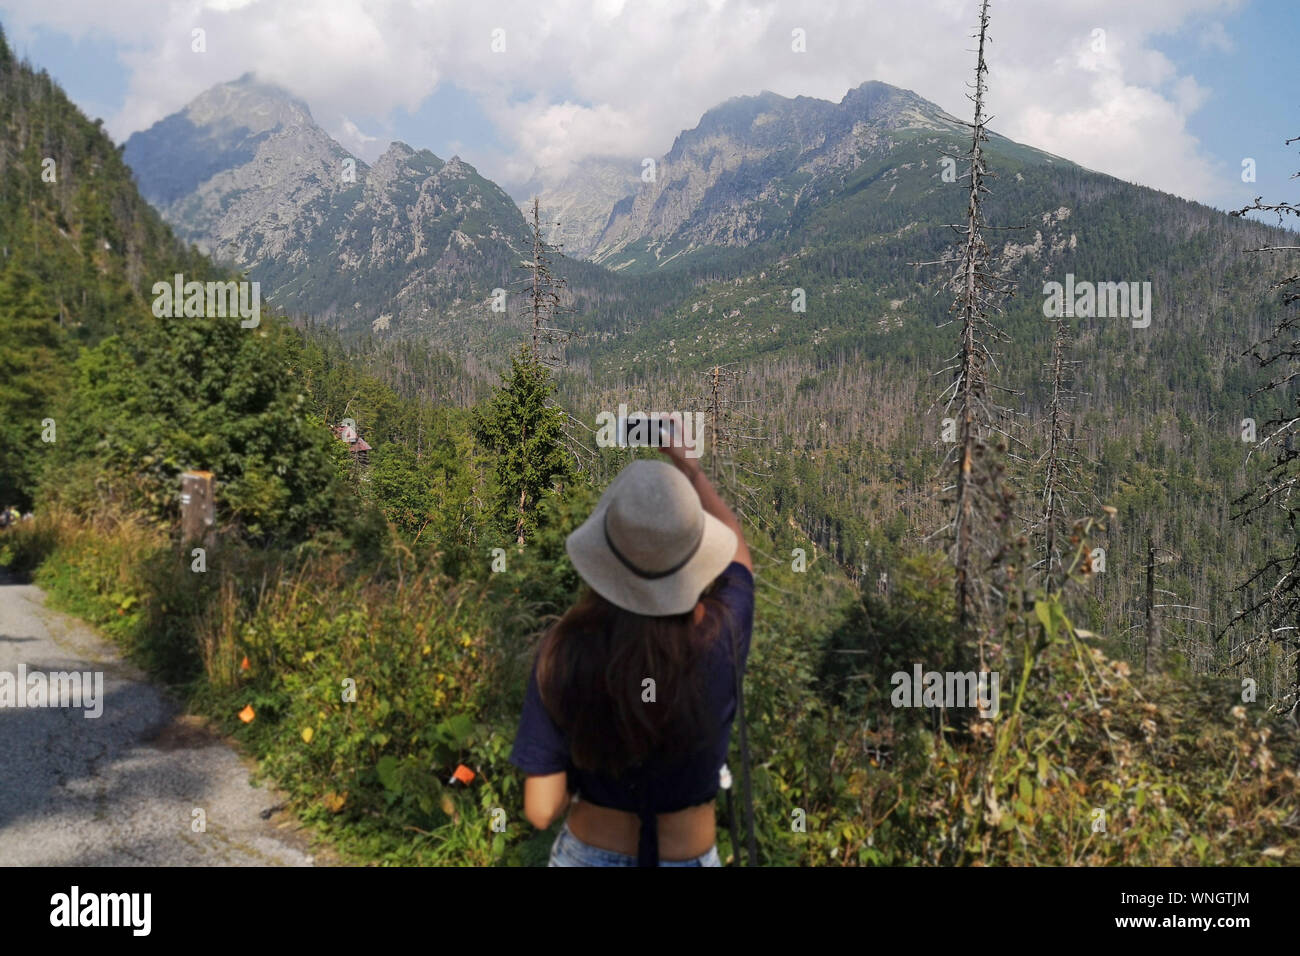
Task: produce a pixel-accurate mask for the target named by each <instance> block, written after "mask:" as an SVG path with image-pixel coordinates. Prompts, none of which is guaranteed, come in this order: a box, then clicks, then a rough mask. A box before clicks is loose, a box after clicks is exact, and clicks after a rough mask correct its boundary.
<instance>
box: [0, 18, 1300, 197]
mask: <svg viewBox="0 0 1300 956" xmlns="http://www.w3.org/2000/svg"><path fill="white" fill-rule="evenodd" d="M196 7H197V9H198V12H197V13H196ZM1049 8H1050V9H1049ZM1131 8H1137V9H1131ZM535 9H536V8H535V7H530V6H529V5H527V4H518V3H515V2H514V0H501V2H492V0H484V2H482V3H478V4H475V5H473V6H472V7H466V5H464V4H454V3H444V2H443V0H409V2H389V3H379V4H373V3H371V4H366V3H363V2H361V0H315V2H308V0H198V2H197V4H196V3H195V2H181V0H117V2H115V3H114V4H102V3H99V2H97V0H66V2H65V3H62V4H59V5H58V7H57V8H52V7H49V6H48V5H47V4H46V3H44V2H43V0H42V2H36V0H0V23H2V24H3V25H4V27H5V29H6V31H7V33H8V34H9V39H10V42H11V44H12V45H13V46H14V47H15V48H16V49H17V50H18V52H19V53H20V54H22V55H25V56H27V57H28V58H29V59H31V61H32V62H33V63H34V64H36V65H37V66H39V67H44V68H45V69H47V70H48V71H49V72H50V73H51V74H52V75H53V76H54V78H55V79H56V80H57V81H58V82H59V83H60V84H61V85H62V86H63V87H64V89H65V90H67V92H68V94H69V95H70V96H71V97H72V99H73V100H74V101H75V102H76V103H77V104H78V105H79V106H81V107H82V109H84V110H85V111H86V112H87V113H88V114H90V115H92V116H98V117H102V118H103V119H104V120H105V122H106V125H107V127H108V129H109V131H110V132H111V133H112V134H113V135H114V137H115V138H117V139H119V140H121V139H124V138H125V137H126V136H127V135H129V133H130V132H132V131H134V130H135V129H139V128H141V127H143V126H147V125H149V124H150V123H152V122H154V121H156V120H158V119H160V118H161V117H162V116H164V115H166V114H167V113H169V112H172V111H174V110H176V109H178V108H180V107H181V106H183V105H184V103H185V102H187V101H188V100H189V99H191V98H193V96H195V95H197V94H198V93H199V92H201V91H202V90H203V89H205V88H206V87H208V86H210V85H212V84H213V83H216V82H221V81H223V80H229V79H234V78H235V77H237V76H239V75H240V74H242V73H243V72H245V71H246V70H249V69H252V70H256V71H257V72H259V73H260V74H261V75H263V76H264V77H266V78H268V79H270V80H272V81H273V82H279V83H280V84H281V85H284V86H286V87H287V88H289V89H291V90H292V92H294V93H295V94H297V95H299V96H300V97H302V98H303V99H304V100H305V101H306V102H307V103H308V105H309V106H310V107H311V109H312V112H313V115H314V116H315V117H316V119H317V121H318V122H319V123H320V124H321V125H322V126H324V127H325V128H326V129H327V130H328V131H329V132H330V133H331V134H332V135H334V136H335V137H336V138H337V139H339V141H340V142H341V143H343V145H344V146H345V147H347V148H348V149H351V150H352V151H353V152H355V153H357V154H358V155H360V156H362V157H363V158H365V159H367V160H373V159H374V158H375V156H377V155H378V154H379V153H380V152H382V150H383V149H384V148H385V147H386V146H387V144H388V142H389V141H391V140H394V139H399V140H403V141H405V142H407V143H409V144H410V145H412V146H415V147H426V148H429V149H432V150H433V151H434V152H436V153H437V154H438V155H440V156H443V157H448V156H450V155H452V154H459V155H460V156H461V158H462V159H464V160H466V161H467V162H470V163H473V164H474V165H476V166H477V167H478V168H479V169H480V170H482V171H483V172H484V173H485V174H486V175H489V176H491V177H492V178H494V179H496V180H497V181H498V182H500V183H501V184H502V185H503V186H505V187H506V188H507V189H508V190H511V191H512V192H515V193H518V191H519V190H520V189H521V188H523V186H524V185H525V184H529V183H532V182H535V181H536V179H537V177H540V178H541V179H542V180H544V181H548V182H553V181H556V180H558V179H559V178H562V176H563V175H564V174H565V173H566V172H567V171H568V170H569V169H570V168H571V167H572V164H573V163H574V162H575V161H578V160H580V159H582V158H583V157H584V156H587V155H602V154H603V155H618V156H622V157H626V158H629V159H631V158H637V157H640V156H659V155H662V154H663V153H664V152H665V151H667V149H668V148H669V146H670V145H671V143H672V140H673V137H674V136H675V135H676V133H677V132H678V131H680V130H681V129H683V128H690V127H692V126H694V125H695V123H696V122H697V121H698V119H699V116H700V114H701V113H702V112H703V111H704V110H706V109H708V108H709V107H711V106H713V105H715V104H716V103H718V102H721V101H722V100H724V99H726V98H728V97H730V96H735V95H742V94H748V93H757V92H759V91H760V90H762V89H771V90H774V91H775V92H778V93H781V94H783V95H787V96H794V95H800V94H803V95H810V96H820V97H823V98H826V99H833V100H838V99H839V98H840V97H841V96H843V94H844V92H845V91H846V90H847V89H848V88H850V87H852V86H856V85H857V84H858V83H861V82H863V81H865V80H868V79H880V80H884V81H886V82H891V83H895V84H896V85H899V86H904V87H906V88H909V89H913V90H915V91H916V92H917V93H919V94H921V95H922V96H925V97H927V98H928V99H931V100H934V101H935V102H937V103H938V104H939V105H940V106H942V107H943V108H945V109H947V110H948V111H950V112H952V113H954V114H956V115H958V116H962V117H964V116H965V115H966V113H967V112H968V104H967V103H966V101H965V100H964V98H963V92H964V87H963V83H964V81H965V79H966V77H967V76H968V71H969V66H970V63H969V60H970V57H969V54H968V53H967V51H968V49H969V47H970V41H969V40H968V39H967V37H966V34H968V32H969V30H968V26H969V24H970V23H971V22H973V12H974V9H975V3H974V2H973V0H971V2H968V3H963V2H960V0H910V2H906V3H903V2H890V0H856V2H855V0H824V2H821V3H817V4H809V5H804V4H800V3H786V4H782V3H774V2H772V0H703V2H697V0H689V2H688V0H642V2H641V3H639V4H635V5H630V6H624V2H623V0H587V2H578V0H557V2H555V3H554V4H553V12H551V13H550V14H549V16H548V17H545V18H543V19H542V21H541V22H540V23H537V24H536V25H535V26H534V27H533V28H532V29H530V30H529V31H528V32H527V33H523V32H522V31H519V30H515V29H514V28H513V27H511V26H510V24H514V23H520V22H531V21H530V20H529V19H528V17H527V16H525V14H526V13H527V11H529V10H535ZM927 9H928V10H929V13H928V14H927ZM902 11H907V13H908V16H900V15H899V14H900V12H902ZM496 24H503V25H504V26H502V27H497V26H496ZM196 26H199V27H202V28H203V29H204V30H205V31H206V38H207V45H208V49H207V50H206V51H205V54H206V55H205V56H203V57H198V56H195V55H194V54H193V52H192V51H191V50H190V49H189V47H190V45H191V44H190V34H191V31H192V29H194V28H195V27H196ZM495 29H501V30H503V31H504V33H503V36H504V37H505V38H506V40H507V41H508V48H507V50H506V51H505V52H504V55H494V54H493V52H491V51H490V49H489V35H490V34H492V31H493V30H495ZM795 29H802V30H804V31H805V33H806V37H807V40H806V45H807V47H808V52H807V55H804V56H797V55H793V52H792V50H791V46H792V44H791V41H790V39H789V38H790V36H791V35H792V30H795ZM1098 29H1100V30H1104V31H1105V41H1104V46H1105V49H1104V50H1102V51H1100V52H1099V51H1098V50H1097V49H1096V46H1095V44H1096V31H1097V30H1098ZM1297 34H1300V4H1297V3H1295V2H1294V0H1289V2H1288V0H1143V2H1142V3H1136V4H1135V3H1133V2H1132V0H1055V2H1054V3H1053V4H1043V3H1041V0H995V2H994V5H993V36H994V43H993V45H992V47H991V54H990V60H991V68H990V88H991V95H990V99H991V106H992V111H993V113H994V114H995V119H994V123H993V126H994V128H995V129H997V130H998V131H999V132H1002V133H1005V134H1006V135H1008V136H1011V137H1012V138H1014V139H1018V140H1021V141H1023V142H1027V143H1029V144H1031V145H1034V146H1038V147H1040V148H1043V149H1046V150H1048V151H1050V152H1054V153H1057V154H1059V155H1062V156H1065V157H1067V158H1069V159H1073V160H1075V161H1077V162H1080V163H1082V164H1083V165H1085V166H1088V167H1090V168H1093V169H1098V170H1101V171H1103V172H1108V173H1111V174H1113V175H1117V176H1121V177H1122V178H1125V179H1130V180H1132V181H1136V182H1142V183H1143V184H1145V185H1151V186H1154V187H1156V188H1160V189H1164V190H1166V191H1169V192H1174V193H1177V194H1179V195H1183V196H1186V197H1188V198H1192V199H1196V200H1199V201H1202V202H1207V203H1210V204H1211V205H1215V206H1218V207H1220V208H1230V207H1234V206H1240V205H1243V204H1244V203H1246V202H1248V201H1249V200H1250V199H1252V198H1253V197H1254V196H1256V195H1263V196H1264V197H1265V198H1266V199H1283V198H1286V199H1292V200H1294V199H1295V198H1296V193H1297V192H1298V191H1300V181H1292V180H1290V176H1291V174H1292V173H1293V172H1294V171H1296V170H1298V169H1300V143H1297V144H1292V145H1291V146H1290V147H1287V146H1285V145H1284V143H1283V141H1284V140H1285V139H1286V138H1287V137H1289V136H1296V135H1300V94H1298V93H1297V92H1296V89H1295V86H1294V83H1293V82H1289V81H1290V80H1291V79H1292V77H1290V76H1289V71H1290V70H1294V54H1293V52H1292V50H1290V49H1289V48H1288V44H1289V43H1290V42H1292V41H1293V39H1294V37H1295V36H1296V35H1297ZM1246 157H1250V158H1253V159H1254V160H1255V162H1256V175H1257V182H1255V183H1244V182H1242V181H1241V169H1242V166H1241V164H1242V160H1243V159H1244V158H1246Z"/></svg>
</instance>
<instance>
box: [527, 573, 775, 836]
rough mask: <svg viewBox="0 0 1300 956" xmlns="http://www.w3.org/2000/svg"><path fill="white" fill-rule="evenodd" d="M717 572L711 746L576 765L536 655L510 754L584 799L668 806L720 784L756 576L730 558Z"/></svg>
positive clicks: (697, 799) (634, 806)
mask: <svg viewBox="0 0 1300 956" xmlns="http://www.w3.org/2000/svg"><path fill="white" fill-rule="evenodd" d="M720 577H721V579H722V580H721V582H720V584H719V586H718V588H717V590H715V591H714V596H715V597H717V598H718V600H719V601H721V602H722V603H723V604H724V605H725V606H726V608H727V610H728V612H729V614H727V615H725V616H724V618H723V626H722V628H721V630H720V631H719V633H718V635H717V638H716V640H715V641H714V643H713V645H712V646H711V647H710V649H709V653H708V655H707V657H706V658H705V661H704V664H705V666H707V667H708V671H709V673H708V695H709V702H710V705H711V706H712V707H713V708H714V712H715V713H716V714H717V715H718V718H719V723H718V726H719V727H720V728H721V730H720V732H719V734H718V737H717V739H716V740H714V741H712V742H711V745H710V746H706V747H704V748H703V749H702V750H701V751H700V752H698V753H697V754H695V755H694V756H692V757H690V758H688V759H686V760H683V761H681V762H679V763H677V764H675V765H674V767H673V768H672V769H671V770H669V771H667V772H664V773H661V774H659V775H657V776H653V777H646V776H645V775H641V776H637V775H635V774H632V775H625V776H624V778H622V779H616V778H613V777H609V776H606V775H604V774H598V773H591V772H588V771H583V770H579V769H577V768H576V767H574V766H573V764H572V763H571V762H570V760H569V746H568V742H567V741H566V739H565V735H564V734H563V733H561V731H560V729H559V728H558V727H556V726H555V722H554V721H553V720H552V719H551V715H550V714H548V713H547V712H546V708H545V707H544V706H543V705H542V698H541V694H540V693H539V691H538V688H537V665H536V662H534V664H533V673H532V676H531V677H530V678H529V681H528V691H527V693H526V694H525V696H524V712H523V715H522V716H521V717H520V719H519V732H518V733H517V734H516V735H515V744H514V747H513V749H512V750H511V752H510V762H511V763H512V764H514V765H515V766H516V767H518V768H519V769H520V770H522V771H524V773H527V774H530V775H545V774H552V773H559V772H560V771H562V770H563V771H566V772H567V774H568V783H569V789H570V790H571V791H576V792H577V793H578V794H579V795H580V797H581V799H582V800H584V801H586V802H588V803H594V804H596V805H598V806H602V807H612V808H613V809H615V810H628V811H631V812H633V813H637V812H642V813H645V812H649V813H673V812H675V811H677V810H684V809H686V808H687V807H693V806H697V805H698V804H701V803H708V802H709V801H710V800H712V799H713V798H714V797H715V796H716V795H717V792H718V786H719V784H718V771H719V769H720V768H721V767H722V765H723V764H724V763H725V762H726V759H727V747H728V745H729V743H730V742H731V723H732V721H733V720H734V718H735V716H736V672H735V670H734V669H733V667H732V642H733V637H734V639H735V645H736V654H737V659H738V660H739V662H740V672H741V673H742V674H743V673H744V670H745V663H746V662H747V661H748V660H749V643H750V636H751V634H752V632H753V629H754V576H753V575H752V574H751V573H750V571H749V569H748V568H746V567H745V566H744V565H743V564H740V563H739V562H736V561H733V562H732V563H731V564H730V565H728V567H727V569H726V570H725V571H723V572H722V574H721V576H720ZM733 628H734V632H733V630H732V629H733ZM643 822H644V817H643Z"/></svg>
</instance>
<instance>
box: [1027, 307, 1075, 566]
mask: <svg viewBox="0 0 1300 956" xmlns="http://www.w3.org/2000/svg"><path fill="white" fill-rule="evenodd" d="M1069 356H1070V327H1069V326H1068V325H1067V324H1066V322H1065V320H1064V319H1063V318H1059V317H1058V318H1057V319H1056V323H1055V329H1054V330H1053V335H1052V361H1051V362H1050V363H1049V365H1048V369H1049V371H1050V372H1051V376H1052V398H1051V401H1050V402H1049V403H1048V406H1047V415H1046V422H1045V425H1046V431H1047V447H1046V449H1045V450H1044V452H1043V455H1042V457H1041V459H1040V463H1041V465H1042V467H1043V492H1042V498H1041V501H1042V505H1041V508H1040V510H1039V513H1038V517H1037V522H1036V531H1037V535H1036V536H1037V537H1038V538H1039V539H1040V540H1041V542H1042V544H1041V546H1040V547H1041V549H1042V552H1043V557H1042V560H1041V561H1039V562H1038V564H1037V565H1035V567H1036V568H1037V569H1038V571H1039V574H1040V576H1041V579H1042V581H1043V584H1044V586H1045V587H1046V589H1047V590H1048V591H1053V590H1055V591H1059V590H1061V589H1062V588H1063V587H1064V586H1065V582H1066V579H1067V578H1068V565H1067V564H1066V562H1065V560H1064V558H1063V555H1062V548H1061V542H1062V541H1069V539H1070V537H1071V525H1072V522H1071V519H1070V512H1071V511H1073V512H1075V514H1076V515H1079V514H1081V513H1082V510H1083V501H1082V499H1081V493H1080V489H1081V488H1082V487H1083V480H1082V475H1081V474H1080V471H1081V467H1080V464H1081V462H1080V455H1079V439H1078V436H1077V435H1076V434H1075V425H1074V416H1073V411H1072V409H1073V406H1074V403H1075V401H1076V399H1077V395H1076V393H1075V391H1074V372H1075V370H1076V369H1077V368H1078V367H1079V364H1080V363H1079V362H1077V361H1075V360H1073V359H1071V358H1070V357H1069Z"/></svg>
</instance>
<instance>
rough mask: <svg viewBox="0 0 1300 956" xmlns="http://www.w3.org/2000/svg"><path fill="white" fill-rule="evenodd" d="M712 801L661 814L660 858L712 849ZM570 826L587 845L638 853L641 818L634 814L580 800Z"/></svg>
mask: <svg viewBox="0 0 1300 956" xmlns="http://www.w3.org/2000/svg"><path fill="white" fill-rule="evenodd" d="M713 807H714V805H713V803H702V804H700V805H699V806H695V807H687V808H686V809H685V810H678V811H677V812H675V813H660V814H658V825H659V859H661V860H668V861H672V862H677V861H681V860H693V859H695V858H696V857H697V856H703V855H704V854H705V853H708V852H709V850H711V849H712V848H713V844H714V841H715V840H716V839H717V821H716V820H715V818H714V812H713ZM568 823H569V829H570V830H571V831H572V833H573V835H574V836H576V837H577V838H578V839H579V840H581V841H582V842H583V843H586V844H587V845H588V846H594V847H599V848H600V849H602V850H609V851H610V852H612V853H623V854H626V855H627V856H636V853H637V842H638V839H639V838H640V835H641V820H640V819H639V818H638V817H637V815H636V814H635V813H629V812H628V811H626V810H614V809H611V808H610V807H599V806H597V805H596V804H594V803H587V802H585V801H583V800H579V801H577V802H576V803H575V804H574V805H573V809H572V810H571V811H570V812H569V819H568Z"/></svg>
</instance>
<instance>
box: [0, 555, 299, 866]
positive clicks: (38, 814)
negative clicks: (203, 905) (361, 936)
mask: <svg viewBox="0 0 1300 956" xmlns="http://www.w3.org/2000/svg"><path fill="white" fill-rule="evenodd" d="M24 665H25V668H26V672H27V673H28V674H29V675H30V674H32V673H35V672H40V673H43V674H48V673H50V672H56V671H83V672H84V671H91V672H100V673H102V674H103V694H102V703H103V713H102V715H101V716H99V717H98V718H87V717H86V716H84V714H85V713H86V711H85V709H84V707H70V706H64V707H17V706H0V865H23V866H33V865H70V866H268V865H269V866H311V865H313V863H314V861H313V858H312V856H311V855H310V853H309V852H308V851H307V841H306V839H305V837H304V835H303V834H302V833H301V832H299V831H298V828H297V826H296V824H295V823H294V821H293V820H291V819H286V818H285V817H284V815H283V814H281V813H276V814H273V815H272V816H271V817H270V818H269V819H263V818H262V816H261V811H263V810H267V809H269V808H271V807H273V806H275V805H277V804H279V803H280V802H281V799H282V797H281V796H280V795H277V794H275V793H273V792H269V791H267V790H263V789H258V788H256V787H254V786H252V785H251V784H250V782H249V767H250V765H249V764H247V763H246V762H245V760H244V759H243V758H241V757H240V756H239V755H238V754H237V753H236V752H235V751H234V750H233V749H232V748H231V747H230V746H229V745H227V744H226V743H224V742H222V741H221V740H220V739H218V738H216V737H214V736H213V735H211V734H209V733H208V732H207V731H206V730H205V729H204V726H203V724H202V722H201V721H199V720H198V719H196V718H189V717H181V716H178V709H177V707H176V705H175V704H174V703H173V702H171V701H170V700H169V699H168V698H167V697H166V695H164V694H163V693H162V692H161V691H160V690H158V689H157V688H155V687H154V686H152V685H151V684H150V683H148V681H147V680H146V679H145V677H144V676H143V675H142V674H141V673H140V672H139V671H138V670H136V669H135V668H134V667H132V666H131V665H129V664H127V663H126V662H125V661H123V660H122V657H121V655H120V654H119V653H118V652H117V650H116V649H115V648H114V647H113V646H112V645H111V644H109V643H108V642H107V641H105V640H104V639H103V638H101V637H99V636H98V635H96V634H95V632H94V631H93V630H91V628H90V627H89V626H87V625H86V624H84V623H82V622H80V621H78V620H76V619H75V618H71V617H68V616H66V615H63V614H59V613H57V612H54V611H51V610H49V609H48V608H46V607H45V596H44V594H43V593H42V592H41V590H40V589H39V588H36V587H32V586H30V585H23V584H12V583H9V582H7V581H4V580H0V681H5V680H6V679H7V678H6V677H5V673H6V672H7V673H8V674H9V675H13V678H12V680H14V681H16V680H17V677H18V675H19V673H20V666H24ZM24 699H26V698H24ZM5 703H7V702H6V701H5V700H4V697H3V694H2V693H0V705H3V704H5ZM196 808H197V809H201V810H202V811H203V813H204V815H205V818H206V819H205V822H206V829H205V830H204V831H203V832H196V830H195V829H194V826H193V824H194V822H195V821H196V819H198V818H197V817H196V815H195V814H194V810H195V809H196Z"/></svg>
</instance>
